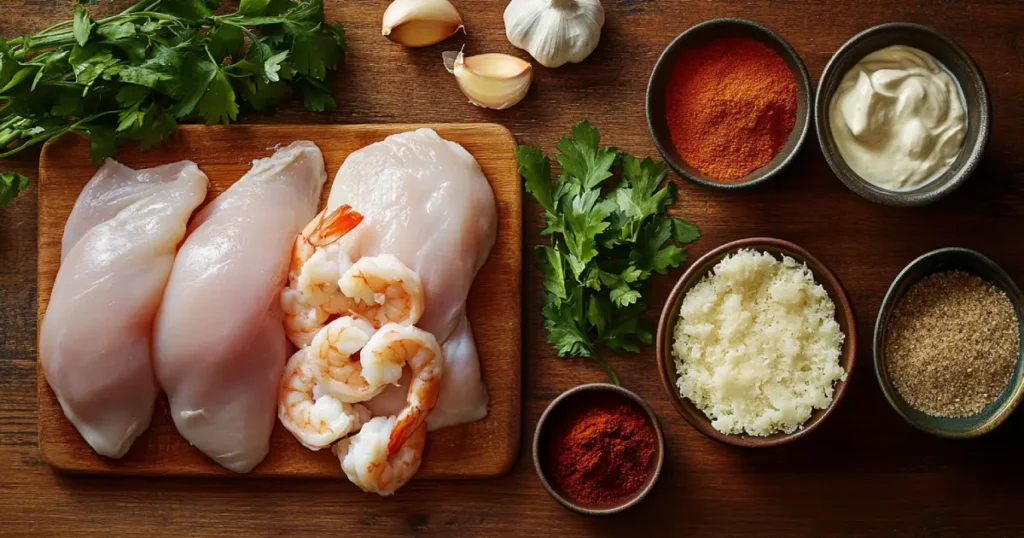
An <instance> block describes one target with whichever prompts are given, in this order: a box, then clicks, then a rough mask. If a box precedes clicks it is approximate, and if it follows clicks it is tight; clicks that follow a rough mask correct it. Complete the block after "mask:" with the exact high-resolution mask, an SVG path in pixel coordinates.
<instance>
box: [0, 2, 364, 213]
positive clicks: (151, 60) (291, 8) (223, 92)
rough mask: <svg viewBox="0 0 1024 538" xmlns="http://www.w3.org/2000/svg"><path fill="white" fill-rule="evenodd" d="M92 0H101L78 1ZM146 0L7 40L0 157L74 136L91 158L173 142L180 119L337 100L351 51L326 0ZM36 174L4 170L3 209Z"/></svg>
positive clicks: (1, 77) (220, 119)
mask: <svg viewBox="0 0 1024 538" xmlns="http://www.w3.org/2000/svg"><path fill="white" fill-rule="evenodd" d="M85 1H88V2H89V3H95V2H96V0H80V2H85ZM216 7H217V0H140V1H139V2H137V3H136V4H134V5H133V6H131V7H129V8H128V9H126V10H125V11H123V12H121V13H120V14H118V15H114V16H112V17H108V18H105V19H101V20H94V19H93V18H92V17H91V15H90V13H89V11H88V10H87V9H86V7H85V6H83V5H82V4H78V5H76V6H75V11H74V18H73V20H70V21H66V22H63V23H60V24H57V25H55V26H52V27H50V28H47V29H46V30H43V31H42V32H40V33H38V34H36V35H34V36H24V37H19V38H17V39H12V40H9V41H4V40H2V39H0V158H4V157H9V156H11V155H13V154H15V153H17V152H19V151H21V150H23V149H26V148H28V147H31V146H34V145H36V144H39V143H42V142H46V141H48V140H51V139H53V138H56V137H58V136H61V135H63V134H65V133H68V132H74V133H78V134H82V135H85V136H88V137H90V138H91V154H92V161H93V164H99V163H100V162H102V160H103V159H105V158H107V157H113V156H115V155H116V154H117V149H118V147H119V146H121V145H123V144H127V143H138V144H139V145H140V146H141V147H142V148H143V149H148V148H151V147H154V146H158V145H160V144H163V143H165V142H167V141H168V140H169V138H170V136H171V134H172V133H173V132H174V131H175V129H176V128H177V126H178V122H179V121H202V122H204V123H207V124H224V125H227V124H229V123H231V122H232V121H234V120H235V119H236V118H237V117H238V112H239V108H240V106H246V107H248V108H251V109H254V110H257V111H270V110H272V109H273V108H274V107H275V105H277V104H279V103H282V102H284V101H286V100H289V99H291V98H292V97H293V96H294V95H296V94H298V95H299V96H301V98H302V100H303V102H304V103H305V106H306V108H307V109H309V110H312V111H318V112H320V111H323V110H326V109H332V108H335V106H336V105H335V102H334V100H333V99H332V98H331V91H330V87H329V86H328V84H327V73H328V71H330V70H333V69H335V68H336V66H337V65H338V62H339V61H340V60H341V59H342V58H343V57H344V54H345V35H344V29H343V28H342V27H341V26H340V25H331V24H324V20H323V19H324V14H323V0H241V3H240V5H239V7H238V11H237V12H235V13H233V14H230V15H224V16H218V15H215V14H214V10H215V9H216ZM26 184H27V180H26V179H25V178H24V177H23V176H20V175H17V174H13V173H3V174H0V206H2V205H3V204H5V203H6V202H8V201H9V200H11V199H12V198H14V196H15V195H17V193H18V192H19V191H20V190H21V189H23V188H24V187H25V186H26Z"/></svg>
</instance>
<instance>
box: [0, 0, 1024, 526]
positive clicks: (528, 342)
mask: <svg viewBox="0 0 1024 538" xmlns="http://www.w3.org/2000/svg"><path fill="white" fill-rule="evenodd" d="M452 2H453V3H454V4H455V5H456V6H457V7H458V8H459V10H460V12H461V13H462V15H463V18H464V19H465V22H466V25H467V28H468V29H469V35H468V37H466V38H463V37H462V36H461V35H460V36H458V37H456V38H454V39H452V40H450V41H448V42H446V43H444V44H441V45H437V46H434V47H427V48H424V49H417V50H405V49H401V48H399V47H396V46H395V45H394V44H392V43H390V42H388V41H387V40H385V39H383V38H382V37H381V36H380V27H379V25H380V17H381V15H382V13H383V11H384V9H385V7H386V5H387V1H386V0H372V1H370V0H365V1H343V0H327V6H328V7H327V9H328V18H329V19H330V20H331V21H332V22H342V23H344V24H345V26H346V29H347V34H348V38H349V55H348V58H347V67H346V69H345V71H344V72H343V73H342V74H341V76H340V77H338V79H337V80H336V82H335V84H334V93H335V98H336V99H337V101H338V104H339V107H340V108H339V109H338V110H337V111H335V112H332V113H329V114H313V113H309V112H305V111H303V110H300V109H298V108H296V107H287V108H284V109H282V110H280V111H279V112H278V113H277V115H276V116H273V117H266V116H261V115H258V114H247V115H245V116H244V118H243V119H244V121H246V122H259V123H267V122H278V123H324V124H329V123H395V122H496V123H500V124H502V125H504V126H506V127H508V128H509V129H510V130H511V131H512V132H513V134H515V136H516V139H517V140H518V141H519V142H520V143H526V144H534V145H539V146H541V147H542V148H543V149H544V150H545V151H547V152H552V151H553V150H554V143H555V141H556V140H557V139H558V137H561V136H565V135H566V134H567V133H568V127H569V125H570V124H571V123H573V122H576V121H579V120H581V119H583V118H590V119H591V121H593V122H594V123H595V124H596V125H597V126H598V127H599V128H600V129H601V133H602V135H603V140H604V141H605V142H606V143H608V144H614V145H615V146H618V147H619V148H621V149H623V150H626V151H630V152H633V153H635V154H638V155H656V149H655V148H654V143H653V141H652V140H651V137H650V135H649V133H648V131H647V125H646V120H645V118H644V107H643V102H644V92H645V90H646V85H647V80H648V78H649V76H650V71H651V69H652V68H653V67H654V63H655V61H656V60H657V58H658V54H659V53H660V52H661V50H662V48H663V47H664V46H665V45H667V44H668V43H669V41H671V40H672V38H674V37H675V36H676V35H678V34H679V33H680V32H682V31H684V30H685V29H686V28H689V27H690V26H692V25H694V24H697V23H699V22H702V21H704V20H706V19H709V18H713V17H724V16H741V17H748V18H751V19H754V20H757V21H759V22H761V23H764V24H766V25H768V26H769V27H771V28H773V29H774V30H776V31H777V32H778V33H780V34H781V35H782V36H783V37H784V38H785V39H786V40H787V41H789V43H790V44H791V45H793V47H794V49H795V50H796V51H797V52H798V53H799V54H800V55H801V56H802V58H803V60H804V62H805V63H806V64H807V68H808V70H809V71H810V74H811V78H812V80H813V81H814V82H815V84H816V83H817V79H818V77H820V75H821V71H822V69H823V68H824V66H825V63H826V62H827V61H828V59H829V58H830V57H831V55H832V53H833V52H835V50H836V49H838V48H839V47H840V46H841V45H842V44H843V43H844V42H845V41H846V40H847V39H849V38H850V37H852V36H853V35H854V34H856V33H857V32H859V31H861V30H863V29H865V28H868V27H869V26H873V25H875V24H880V23H883V22H891V21H908V22H917V23H923V24H928V25H931V26H933V27H935V28H936V29H938V30H939V31H941V32H943V33H945V34H947V35H949V36H950V37H952V38H953V39H955V40H956V41H958V42H959V43H960V44H961V45H963V46H964V47H965V48H966V49H967V50H968V51H969V52H970V53H971V54H972V55H973V56H974V58H975V60H976V61H977V62H978V64H979V65H980V67H981V69H982V70H983V71H984V73H985V76H986V77H987V80H988V84H989V89H990V90H991V94H992V103H993V111H994V121H993V131H992V138H991V139H990V141H989V146H988V151H987V153H986V155H985V157H984V158H983V160H982V164H981V167H980V169H979V170H978V171H977V172H975V175H974V177H973V178H971V179H970V181H968V183H967V185H966V186H964V188H963V189H962V190H960V191H958V192H957V193H955V194H954V195H952V196H951V197H950V198H949V199H947V200H945V201H942V202H940V203H939V204H938V205H934V206H930V207H926V208H921V209H900V208H887V207H881V206H877V205H874V204H871V203H869V202H866V201H864V200H862V199H860V198H859V197H857V196H856V195H854V194H853V193H851V192H849V191H848V190H847V189H846V188H845V187H843V185H842V184H841V183H840V182H839V180H838V179H836V178H835V177H834V175H833V174H832V172H831V171H830V170H829V168H828V166H827V165H826V164H825V161H824V159H823V158H822V156H821V153H820V151H819V149H818V145H817V143H816V140H815V139H814V138H813V137H811V138H809V139H808V143H807V145H806V146H805V147H804V149H803V151H802V152H801V154H800V155H798V156H797V158H796V161H795V162H794V163H793V165H792V166H791V167H790V168H789V169H788V170H787V171H786V173H785V174H784V175H783V176H782V177H779V178H778V179H777V180H773V181H772V182H770V183H768V184H766V185H763V186H762V188H757V189H754V190H752V191H749V192H742V193H739V192H737V193H722V192H714V191H710V190H707V189H702V188H699V187H696V186H694V185H691V184H689V183H685V182H682V181H679V183H678V184H679V187H680V197H679V198H680V199H679V201H678V202H677V203H676V205H675V206H674V208H673V212H674V213H677V214H679V215H682V216H685V217H686V218H688V219H690V220H692V221H694V222H696V223H698V224H699V225H700V226H701V229H702V231H703V232H704V237H703V238H702V239H701V240H700V241H699V242H698V243H697V244H696V245H694V247H693V249H692V250H691V257H694V256H697V255H700V254H703V253H705V252H707V251H709V250H711V249H712V248H714V247H716V246H718V245H721V244H723V243H725V242H727V241H731V240H734V239H740V238H744V237H750V236H755V235H768V236H775V237H780V238H782V239H788V240H791V241H793V242H795V243H797V244H799V245H801V246H803V247H804V248H806V249H807V250H809V251H810V252H811V253H813V254H814V255H815V256H816V257H818V258H819V259H821V260H822V261H823V262H825V263H827V264H828V265H829V266H830V267H831V268H832V270H833V271H834V272H835V273H836V276H837V277H839V279H840V280H842V282H843V284H844V285H845V287H846V289H847V291H848V292H849V295H850V300H851V301H852V303H853V307H854V309H855V311H856V313H857V319H858V322H859V327H858V328H859V333H860V339H861V346H860V350H861V355H860V356H859V357H858V366H857V367H856V369H855V370H854V372H853V376H852V379H851V381H850V386H849V392H848V393H847V395H846V397H845V398H844V400H843V401H842V402H841V404H840V405H839V406H838V407H837V408H836V410H835V413H833V414H832V416H830V417H829V419H828V421H826V422H825V423H823V424H822V426H821V428H820V429H819V430H818V431H816V432H814V433H813V435H809V436H808V437H807V438H806V439H801V440H800V441H798V442H796V443H793V444H792V445H789V446H784V447H779V448H776V449H768V450H763V451H750V450H742V449H737V448H731V447H727V446H723V445H721V444H719V443H716V442H714V441H711V440H710V439H707V438H706V437H704V436H702V435H701V434H699V433H697V432H696V431H695V430H694V429H693V428H691V427H690V426H689V425H688V424H687V423H685V422H684V421H683V420H682V418H681V417H679V416H678V414H677V413H676V412H675V410H674V409H673V407H672V405H671V403H670V400H669V398H668V396H667V395H666V394H665V393H664V392H663V390H662V387H661V384H660V382H659V380H658V375H657V371H656V368H657V365H656V363H655V358H654V349H653V348H648V349H646V350H644V352H643V353H641V354H640V355H638V356H624V357H615V358H612V362H613V364H614V366H615V368H616V369H617V370H618V372H619V375H620V376H621V377H622V382H623V384H624V385H625V386H626V387H627V388H629V389H631V390H633V391H635V392H637V393H638V394H639V395H640V396H641V397H643V398H644V399H646V400H647V402H648V403H650V405H651V407H653V408H654V410H655V412H657V414H658V416H659V417H660V419H661V422H662V424H663V425H664V428H665V436H666V444H667V450H668V452H667V458H666V465H665V469H664V471H663V474H662V476H661V480H660V481H659V482H658V484H657V485H656V486H655V489H654V491H652V492H651V495H650V496H649V497H648V498H647V499H646V500H645V501H644V502H643V503H641V504H640V505H639V506H637V507H636V508H635V509H633V510H630V511H629V512H625V513H623V514H621V515H619V516H615V517H611V518H605V519H590V518H584V517H581V516H578V515H576V514H573V513H570V512H568V511H567V510H565V509H563V508H562V507H561V506H559V505H558V504H557V503H555V502H554V501H553V500H552V499H551V498H550V497H548V495H547V494H546V493H545V492H544V490H543V488H542V487H541V485H540V481H539V480H538V479H537V477H536V475H535V474H534V471H533V465H532V461H531V458H530V454H529V451H528V450H521V451H520V453H519V458H518V459H517V461H516V465H515V466H514V468H513V470H512V472H511V473H510V474H509V475H506V476H504V477H502V478H499V479H495V480H485V481H471V482H455V481H432V480H422V481H416V482H414V483H411V484H409V485H408V486H407V487H406V488H404V489H402V490H401V491H400V492H399V493H398V494H397V495H396V496H395V497H393V498H390V499H387V500H381V499H379V498H377V497H375V496H371V495H362V494H359V493H358V492H355V491H352V488H351V487H349V486H348V484H344V483H336V482H334V481H323V480H244V481H239V480H218V479H198V480H192V479H161V480H152V479H135V478H117V479H112V478H104V479H92V478H84V477H66V476H63V475H61V474H59V473H55V472H53V471H52V470H51V469H50V468H49V466H47V465H46V464H45V463H44V462H43V461H42V459H41V458H40V455H39V451H38V448H37V441H38V436H37V426H36V397H35V391H36V385H35V357H36V347H35V341H36V305H35V296H36V291H35V287H36V276H35V274H36V255H35V252H36V246H35V245H36V207H37V206H36V190H35V187H32V188H30V189H29V191H28V192H27V193H26V195H25V196H24V197H22V198H21V199H19V200H17V201H16V202H14V203H13V204H11V205H10V206H8V207H6V208H3V209H0V305H2V306H3V308H0V358H2V359H0V535H9V536H37V535H59V536H111V535H118V536H147V537H149V536H175V537H177V536H204V537H206V536H232V537H233V536H239V535H241V536H281V535H285V534H287V535H298V534H303V535H311V536H325V535H335V534H342V533H344V534H347V535H352V536H377V537H390V536H407V535H416V536H441V537H453V536H473V537H480V536H488V537H489V536H552V535H553V536H563V537H568V536H594V535H624V536H638V535H640V536H665V535H705V536H758V535H761V536H808V537H818V536H835V535H845V536H876V535H884V536H887V537H899V536H949V537H952V536H1020V535H1024V520H1022V519H1021V517H1020V515H1019V514H1020V506H1021V505H1022V504H1024V488H1022V487H1021V483H1024V466H1022V465H1021V463H1020V455H1021V453H1024V411H1018V413H1017V414H1016V415H1014V416H1013V417H1011V418H1010V420H1009V422H1007V423H1006V424H1004V425H1003V426H1001V427H1000V428H999V429H998V430H996V431H995V432H994V433H992V434H991V435H990V436H988V437H986V438H982V439H978V440H976V441H968V442H951V441H945V440H941V439H935V438H932V437H929V436H927V435H925V434H923V433H920V432H918V431H916V430H914V429H913V428H912V427H910V426H908V425H906V424H904V423H903V422H902V421H901V420H900V418H899V417H898V416H896V414H895V413H894V412H893V411H892V410H891V409H890V408H889V405H888V403H886V401H885V398H884V397H883V396H882V394H881V391H880V390H879V389H878V386H877V382H876V381H875V378H874V372H873V371H872V368H871V366H870V363H871V357H870V353H869V351H868V350H870V345H869V344H870V335H871V332H872V326H873V323H874V318H875V315H876V314H877V312H878V306H879V304H880V303H881V300H882V297H883V295H884V293H885V290H886V288H887V287H888V285H889V283H890V282H891V280H892V278H893V277H895V276H896V274H897V273H898V272H899V270H900V269H901V268H902V267H903V266H904V265H905V264H906V263H908V262H909V261H911V260H912V259H914V258H915V257H916V256H917V255H919V254H921V253H923V252H925V251H927V250H930V249H932V248H936V247H940V246H947V245H962V246H966V247H972V248H976V249H979V250H980V251H981V252H983V253H985V254H987V255H989V256H990V257H991V258H992V259H994V260H995V261H996V262H998V263H999V264H1000V265H1002V266H1003V267H1004V268H1005V269H1006V270H1007V271H1008V272H1009V273H1010V274H1011V275H1012V276H1014V277H1015V278H1016V279H1017V282H1018V283H1024V249H1022V248H1021V246H1020V239H1019V237H1018V236H1019V231H1020V229H1021V219H1022V218H1024V136H1021V134H1022V133H1021V125H1024V91H1022V89H1024V2H1021V1H1019V0H972V1H966V0H947V1H913V2H893V1H891V0H848V1H843V2H824V1H820V0H714V1H707V0H659V1H650V0H604V2H603V4H604V6H605V11H606V14H607V23H606V24H605V28H604V31H603V33H602V37H601V44H600V45H599V46H598V48H597V50H596V51H595V52H594V54H593V55H592V56H591V57H590V58H588V59H587V60H586V61H585V62H584V63H582V64H579V65H566V66H563V67H560V68H558V69H545V68H541V67H539V66H535V80H534V84H533V87H532V88H531V90H530V94H529V95H528V96H527V97H526V99H525V100H524V101H523V102H522V103H520V104H519V105H517V106H516V107H514V108H512V109H510V110H506V111H502V112H493V111H487V110H481V109H478V108H475V107H472V106H470V105H468V104H466V102H465V99H464V98H463V97H462V95H461V94H460V93H459V90H458V89H457V88H456V87H455V84H454V81H453V80H452V79H451V75H449V74H448V73H447V72H446V71H445V70H444V68H443V67H442V66H441V62H440V55H441V52H442V51H444V50H451V49H457V48H459V47H461V46H462V45H463V43H465V44H466V50H467V51H468V52H471V53H478V52H505V53H510V54H515V55H518V56H520V57H525V54H524V53H522V51H518V50H516V49H514V48H513V47H512V46H511V45H509V44H508V42H507V41H506V39H505V35H504V27H503V23H502V10H503V9H504V6H505V5H506V4H507V2H506V1H505V0H452ZM224 3H225V4H226V5H227V4H230V2H228V1H225V2H224ZM0 4H2V11H3V16H2V17H0V36H3V37H8V38H9V37H14V36H16V35H19V34H21V33H25V32H30V31H36V30H39V29H42V28H45V27H46V26H49V25H51V24H53V23H55V22H57V21H59V20H63V19H66V18H68V17H69V14H70V10H71V7H70V5H71V2H70V0H4V1H3V2H0ZM105 5H106V2H101V3H100V6H104V7H105ZM124 5H125V2H123V1H121V2H119V3H117V4H116V6H115V7H122V6H124ZM5 164H6V163H5ZM16 165H17V167H18V170H19V171H21V172H22V173H26V174H28V175H30V177H32V179H33V180H34V179H35V174H34V172H32V170H33V169H34V166H35V165H34V162H33V161H32V160H31V156H28V157H25V158H23V159H19V160H18V161H17V163H16ZM524 206H525V211H524V221H525V222H524V232H525V233H524V238H525V245H524V249H523V251H524V261H523V266H524V268H525V269H524V282H523V284H524V285H523V287H524V289H523V315H524V329H523V331H524V332H523V338H524V339H523V342H524V346H523V350H524V355H523V363H524V364H523V419H524V421H523V430H522V434H521V437H520V439H521V441H522V442H523V443H528V442H529V440H530V439H532V434H533V428H534V426H535V425H536V423H537V419H538V418H539V417H540V414H541V412H542V411H543V410H544V407H545V406H546V405H547V404H548V403H549V402H550V401H551V400H552V399H553V398H554V397H555V396H557V395H558V394H560V393H561V392H562V391H564V390H566V389H569V388H571V387H573V386H576V385H578V384H581V383H585V382H591V381H603V380H604V376H603V374H602V373H601V371H600V370H598V369H596V368H594V367H592V366H591V365H590V364H588V363H585V362H581V361H571V360H558V359H556V358H555V353H554V350H553V349H552V348H551V346H550V345H548V344H547V343H545V341H544V337H545V333H544V330H543V327H542V326H541V318H540V313H539V308H540V296H541V293H542V290H543V287H542V282H541V280H540V278H539V275H538V273H537V271H536V270H535V269H534V265H535V263H536V256H535V255H534V254H533V249H532V247H533V246H534V245H537V244H540V243H541V242H542V241H543V239H542V238H541V237H540V236H539V235H538V233H537V232H538V230H539V229H540V227H541V225H542V222H543V221H542V214H541V211H540V210H539V208H538V207H537V205H536V204H535V203H533V202H532V201H527V202H526V203H525V204H524ZM681 274H682V269H680V270H679V271H677V272H676V273H674V274H672V275H669V276H667V277H661V278H656V279H655V281H656V284H655V287H654V293H655V296H656V301H655V303H656V304H655V305H654V308H652V311H651V315H652V318H654V317H655V316H656V312H657V310H658V309H660V308H661V305H662V303H663V301H664V299H665V297H667V294H668V291H669V290H670V289H671V285H672V284H673V283H674V281H675V279H676V278H677V277H678V276H680V275H681ZM524 446H527V445H525V444H524Z"/></svg>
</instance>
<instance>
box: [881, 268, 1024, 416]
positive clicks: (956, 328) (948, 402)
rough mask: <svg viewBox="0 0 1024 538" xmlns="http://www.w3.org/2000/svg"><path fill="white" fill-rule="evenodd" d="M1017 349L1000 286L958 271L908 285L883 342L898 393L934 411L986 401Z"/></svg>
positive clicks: (999, 387) (1001, 385)
mask: <svg viewBox="0 0 1024 538" xmlns="http://www.w3.org/2000/svg"><path fill="white" fill-rule="evenodd" d="M1019 353H1020V332H1019V330H1018V320H1017V314H1016V311H1015V310H1014V307H1013V304H1012V303H1011V302H1010V299H1009V298H1008V297H1007V296H1006V293H1005V292H1003V291H1002V290H1000V289H999V288H997V287H996V286H994V285H992V284H990V283H988V282H986V281H984V280H982V279H981V278H979V277H977V276H975V275H972V274H969V273H965V272H962V271H947V272H943V273H936V274H933V275H930V276H927V277H925V278H923V279H922V280H921V281H919V282H918V283H916V284H914V285H913V286H912V287H911V288H910V289H909V290H908V291H907V293H906V295H904V296H903V298H902V299H900V302H899V303H897V305H896V308H895V309H894V310H893V312H892V315H891V317H890V321H889V329H888V332H887V336H886V341H885V362H886V367H887V369H888V371H889V377H890V378H891V379H892V382H893V385H895V387H896V390H897V391H899V393H900V396H902V397H903V399H904V400H906V402H907V403H908V404H910V406H911V407H913V408H915V409H917V410H919V411H922V412H924V413H927V414H929V415H932V416H937V417H965V416H970V415H974V414H976V413H978V412H979V411H981V410H982V409H984V408H985V406H986V405H988V404H990V403H992V402H993V401H994V400H995V399H996V398H997V397H998V396H999V394H1000V393H1001V392H1002V391H1003V389H1005V388H1006V386H1007V385H1008V384H1009V382H1010V377H1011V375H1012V374H1013V370H1014V367H1015V365H1016V363H1017V358H1018V356H1019Z"/></svg>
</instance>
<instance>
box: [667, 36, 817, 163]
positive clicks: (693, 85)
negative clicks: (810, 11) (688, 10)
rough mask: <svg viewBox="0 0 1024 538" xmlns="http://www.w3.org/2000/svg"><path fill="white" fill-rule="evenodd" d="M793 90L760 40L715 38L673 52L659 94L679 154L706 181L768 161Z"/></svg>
mask: <svg viewBox="0 0 1024 538" xmlns="http://www.w3.org/2000/svg"><path fill="white" fill-rule="evenodd" d="M796 107H797V87H796V80H795V79H794V78H793V72H792V71H791V70H790V68H789V66H787V65H786V62H785V61H784V60H783V59H782V57H780V56H779V55H778V54H777V53H776V52H775V51H773V50H772V49H770V48H769V47H768V46H767V45H765V44H763V43H761V42H759V41H755V40H753V39H747V38H734V37H730V38H722V39H716V40H714V41H711V42H710V43H708V44H706V45H704V46H703V47H698V48H695V49H691V50H687V51H685V52H683V53H682V55H680V57H679V60H678V61H677V62H676V65H675V66H674V68H673V70H672V74H671V76H670V78H669V82H668V87H667V89H666V92H665V115H666V119H667V120H668V127H669V134H670V135H671V138H672V144H673V145H674V146H675V147H676V150H677V151H678V152H679V155H680V156H681V157H682V158H683V160H684V161H686V162H687V163H688V164H690V165H691V166H693V167H695V168H697V169H698V170H700V171H701V172H703V173H704V174H707V175H708V177H709V178H710V179H712V180H714V181H721V182H731V181H736V180H740V179H742V178H743V177H745V176H746V175H748V174H750V173H751V172H753V171H754V170H757V169H758V168H761V167H762V166H764V165H766V164H768V163H769V162H770V161H771V160H772V159H773V158H775V155H776V154H777V153H778V152H779V150H781V149H782V146H784V145H785V144H786V141H787V140H788V139H789V134H790V132H792V130H793V126H794V125H796Z"/></svg>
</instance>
